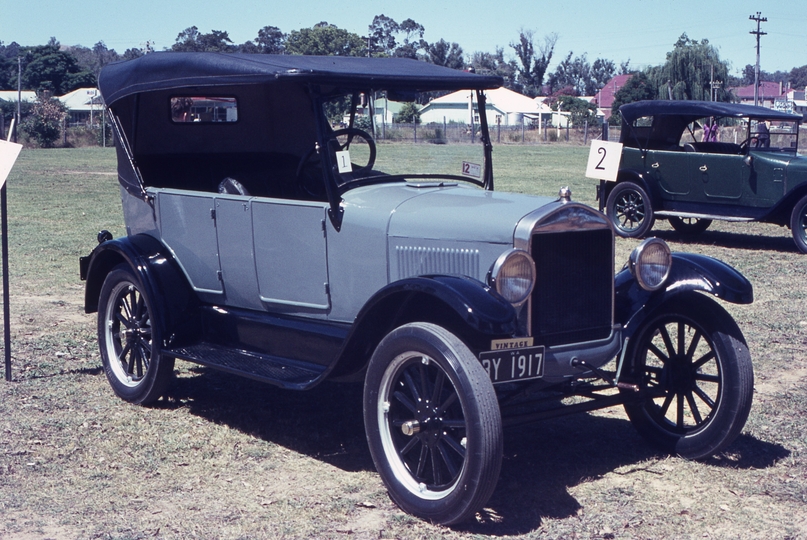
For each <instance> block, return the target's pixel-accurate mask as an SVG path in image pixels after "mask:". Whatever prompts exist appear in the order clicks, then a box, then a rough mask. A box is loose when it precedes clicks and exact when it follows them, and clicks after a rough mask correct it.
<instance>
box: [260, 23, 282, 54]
mask: <svg viewBox="0 0 807 540" xmlns="http://www.w3.org/2000/svg"><path fill="white" fill-rule="evenodd" d="M285 42H286V34H284V33H283V32H281V31H280V28H278V27H277V26H264V27H263V28H261V29H260V30H258V37H256V38H255V45H256V46H257V47H258V52H260V53H264V54H283V53H284V52H286V48H285Z"/></svg>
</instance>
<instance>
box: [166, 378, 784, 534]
mask: <svg viewBox="0 0 807 540" xmlns="http://www.w3.org/2000/svg"><path fill="white" fill-rule="evenodd" d="M190 373H191V376H189V377H188V376H184V377H180V378H178V379H177V380H176V381H175V384H174V385H173V387H172V389H171V390H170V391H169V393H168V396H167V399H164V400H161V401H160V402H159V403H158V405H157V406H158V407H165V408H188V410H189V411H190V412H191V414H194V415H196V416H199V417H201V418H204V419H206V420H209V421H212V422H216V423H221V424H224V425H227V426H229V427H231V428H233V429H237V430H239V431H241V432H243V433H247V434H250V435H252V436H255V437H258V438H260V439H262V440H265V441H267V442H271V443H274V444H278V445H281V446H283V447H285V448H287V449H290V450H292V451H295V452H298V453H301V454H305V455H308V456H311V457H313V458H314V459H318V460H321V461H323V462H325V463H328V464H330V465H333V466H335V467H337V468H339V469H342V470H344V471H347V472H357V471H372V470H374V465H373V461H372V458H371V456H370V452H369V450H368V448H367V443H366V439H365V436H364V425H363V421H362V386H361V384H358V383H357V384H331V383H325V384H323V385H320V386H319V387H316V388H314V389H312V390H309V391H305V392H296V391H287V390H281V389H278V388H275V387H273V386H270V385H266V384H263V383H259V382H255V381H251V380H248V379H243V378H240V377H236V376H234V375H229V374H226V373H221V372H218V371H215V370H212V369H208V368H204V367H194V368H192V369H191V370H190ZM504 435H505V438H504V456H503V461H502V470H501V474H500V476H499V480H498V483H497V487H496V490H495V492H494V493H493V496H492V497H491V499H490V501H489V502H488V504H487V505H486V507H485V510H484V511H482V512H480V514H479V516H478V519H477V520H476V521H475V522H468V523H464V524H461V525H458V526H456V527H453V528H454V529H456V530H458V531H465V532H468V533H471V534H484V535H493V536H510V535H519V534H525V533H528V532H530V531H534V530H536V529H538V528H539V527H540V526H541V524H542V522H543V519H546V518H553V519H563V518H568V517H571V516H575V515H576V514H577V513H578V512H579V510H580V509H581V508H582V506H581V504H580V503H579V502H578V501H577V500H576V499H575V497H574V496H573V495H572V494H571V493H570V492H569V488H570V487H573V486H576V485H578V484H580V483H582V482H586V481H588V480H591V479H596V478H599V477H602V476H604V475H606V474H608V473H614V472H615V473H616V474H623V475H631V474H634V473H637V472H641V471H647V472H649V473H651V474H653V473H654V472H655V473H656V474H659V475H663V471H658V472H656V471H653V470H651V469H652V468H653V464H654V462H653V460H654V459H664V458H665V457H666V454H662V453H659V452H657V451H656V450H655V449H654V448H653V447H651V446H650V445H648V444H647V443H646V442H645V441H644V440H643V439H642V438H641V437H640V436H639V435H638V433H637V432H636V431H635V430H634V429H633V427H632V426H631V424H630V422H629V421H627V420H625V419H624V418H609V417H607V416H605V415H593V414H577V415H572V416H565V417H561V418H555V419H551V420H545V421H542V422H540V423H536V424H531V425H528V426H521V427H513V428H508V429H506V430H505V434H504ZM788 453H789V452H788V451H787V450H786V449H785V448H784V447H782V446H780V445H776V444H771V443H767V442H764V441H761V440H759V439H756V438H755V437H753V436H750V435H741V436H740V437H739V438H738V439H737V441H735V443H734V444H733V445H732V446H731V447H730V448H729V450H728V451H727V452H726V453H725V454H723V455H721V456H718V457H715V458H712V459H710V460H709V464H710V465H714V466H718V467H719V466H729V467H733V468H756V469H759V468H765V467H769V466H772V465H773V464H774V463H776V461H778V460H780V459H782V458H783V457H786V456H787V455H788ZM648 460H650V463H649V464H645V463H644V462H647V461H648ZM631 465H635V466H636V467H631ZM622 469H624V470H622ZM603 496H604V497H605V499H606V500H610V499H613V500H614V504H618V501H619V499H620V497H622V493H621V492H619V490H618V489H617V488H614V492H613V493H606V494H604V495H603Z"/></svg>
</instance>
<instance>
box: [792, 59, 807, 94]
mask: <svg viewBox="0 0 807 540" xmlns="http://www.w3.org/2000/svg"><path fill="white" fill-rule="evenodd" d="M789 78H790V86H791V88H795V89H802V90H804V88H805V87H807V65H804V66H801V67H797V68H795V67H794V68H793V69H791V70H790V74H789Z"/></svg>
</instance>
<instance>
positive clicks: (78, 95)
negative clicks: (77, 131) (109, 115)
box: [58, 88, 104, 126]
mask: <svg viewBox="0 0 807 540" xmlns="http://www.w3.org/2000/svg"><path fill="white" fill-rule="evenodd" d="M58 99H59V101H61V102H62V104H63V105H64V107H65V109H67V123H68V125H70V126H78V125H82V124H89V123H91V122H92V121H94V120H95V118H94V117H97V115H100V114H101V113H103V111H104V101H103V99H102V98H101V93H100V92H99V91H98V89H97V88H79V89H78V90H73V91H72V92H69V93H67V94H65V95H63V96H60V97H59V98H58Z"/></svg>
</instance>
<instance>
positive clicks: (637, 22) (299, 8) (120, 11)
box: [0, 0, 807, 74]
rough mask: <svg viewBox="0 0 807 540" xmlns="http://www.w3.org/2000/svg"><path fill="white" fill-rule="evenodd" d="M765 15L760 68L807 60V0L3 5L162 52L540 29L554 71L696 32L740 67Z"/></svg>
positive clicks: (78, 35)
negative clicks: (218, 42) (382, 21)
mask: <svg viewBox="0 0 807 540" xmlns="http://www.w3.org/2000/svg"><path fill="white" fill-rule="evenodd" d="M23 6H24V7H23ZM757 11H761V12H762V16H763V17H766V18H767V19H768V21H767V22H764V23H762V28H761V29H762V31H763V32H767V35H764V36H762V41H761V67H762V69H763V70H765V71H770V72H773V71H776V70H784V71H789V70H790V69H792V68H793V67H800V66H803V65H805V64H807V31H806V30H807V2H804V0H797V1H791V2H777V3H770V2H762V1H761V0H755V1H748V0H733V1H730V2H723V1H715V0H664V1H658V0H633V1H616V2H610V3H609V2H604V1H597V2H595V1H591V0H584V1H566V2H563V1H557V0H555V1H552V2H546V1H540V0H509V1H506V2H502V1H499V2H496V1H491V0H486V1H482V0H464V1H454V2H446V1H444V0H430V1H425V0H408V1H401V2H394V3H392V2H370V1H367V0H354V1H352V2H337V1H334V0H331V1H328V2H326V1H323V0H291V1H289V0H284V1H278V0H270V1H266V0H263V1H260V0H227V1H213V0H196V1H195V2H176V1H173V0H128V1H125V2H124V1H121V0H106V1H105V2H77V1H75V0H35V1H33V2H28V3H25V4H23V3H22V2H20V1H19V0H14V1H11V0H0V41H2V42H3V43H5V44H9V43H11V42H13V41H16V42H17V43H19V44H21V45H40V44H44V43H46V42H47V41H48V40H49V39H50V37H51V36H53V37H56V39H58V40H59V42H61V43H62V44H64V45H84V46H87V47H91V46H92V45H94V44H95V43H97V42H98V41H103V42H104V43H106V45H107V47H109V48H111V49H115V50H116V51H118V52H119V53H123V52H124V51H125V50H126V49H128V48H131V47H141V46H142V44H143V43H145V42H146V41H151V42H153V43H154V44H155V48H156V49H157V50H162V49H163V48H165V47H170V46H171V45H172V44H173V43H174V41H175V39H176V36H177V34H178V33H179V32H181V31H182V30H184V29H185V28H187V27H189V26H194V25H195V26H197V27H198V28H199V30H200V31H201V32H204V33H207V32H210V31H211V30H223V31H227V32H229V35H230V38H231V39H232V40H233V41H234V42H235V43H243V42H245V41H248V40H252V39H254V38H255V37H256V36H257V34H258V30H259V29H260V28H262V27H264V26H268V25H271V26H277V27H278V28H280V29H281V30H282V31H283V32H286V33H288V32H290V31H292V30H298V29H300V28H309V27H311V26H313V25H315V24H316V23H318V22H320V21H327V22H329V23H331V24H335V25H337V26H339V27H340V28H344V29H346V30H349V31H351V32H355V33H357V34H360V35H366V33H367V27H368V26H369V24H370V23H371V22H372V20H373V17H374V16H375V15H378V14H382V13H383V14H384V15H387V16H388V17H392V18H393V19H395V20H396V21H398V22H401V21H403V20H404V19H407V18H411V19H414V20H415V21H417V22H418V23H420V24H421V25H423V26H424V27H425V29H426V34H425V36H424V37H425V39H426V40H427V41H437V40H439V39H440V38H443V39H445V40H446V41H456V42H457V43H459V44H460V45H461V46H462V48H463V50H464V51H465V52H466V53H467V54H469V53H472V52H474V51H489V52H493V51H494V50H495V48H496V47H497V46H498V47H503V48H504V49H505V55H506V56H507V55H512V49H511V48H510V47H509V43H510V42H512V41H514V40H515V39H517V37H518V34H519V31H520V30H521V29H524V30H532V31H533V32H534V34H535V36H536V45H537V44H538V42H540V41H543V36H544V35H546V34H549V33H553V32H554V33H557V34H558V41H557V45H556V48H555V56H554V57H553V63H552V65H551V66H550V70H553V69H554V67H555V65H556V64H557V62H558V61H560V60H562V59H563V58H564V57H565V56H566V54H568V52H569V51H573V52H574V54H575V56H577V55H580V54H582V53H586V54H587V56H588V60H589V62H593V61H594V60H595V59H596V58H599V57H602V58H606V59H609V60H612V61H614V62H615V63H616V64H617V65H618V64H620V63H622V62H624V61H626V60H630V64H631V66H632V67H634V68H637V67H638V68H643V67H646V66H647V65H658V64H661V63H663V62H664V59H665V54H666V53H667V52H668V51H670V50H671V49H672V47H673V44H674V43H675V41H676V40H677V39H678V37H679V36H680V35H681V34H682V33H684V32H686V33H687V35H688V36H689V37H690V38H692V39H698V40H700V39H703V38H707V39H709V41H710V42H711V43H712V44H713V45H715V46H716V47H717V48H718V50H719V51H720V57H721V58H722V59H724V60H728V61H729V62H730V63H731V67H732V73H733V74H738V73H739V71H740V70H741V69H742V68H743V67H744V66H745V65H746V64H754V62H755V61H756V51H755V44H756V41H755V36H753V35H751V34H750V33H749V32H750V31H752V30H755V29H756V23H755V22H754V21H751V20H749V16H750V15H755V14H756V13H757Z"/></svg>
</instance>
